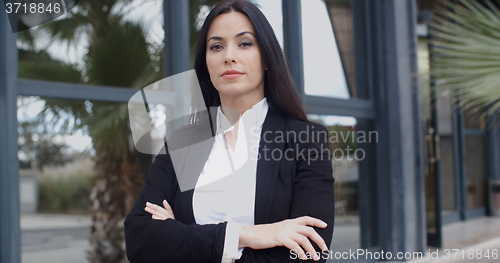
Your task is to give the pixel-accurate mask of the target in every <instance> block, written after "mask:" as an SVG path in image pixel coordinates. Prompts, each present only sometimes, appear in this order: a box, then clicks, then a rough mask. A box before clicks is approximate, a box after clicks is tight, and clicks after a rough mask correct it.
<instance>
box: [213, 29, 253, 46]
mask: <svg viewBox="0 0 500 263" xmlns="http://www.w3.org/2000/svg"><path fill="white" fill-rule="evenodd" d="M247 33H248V34H251V35H252V36H254V37H255V35H254V34H253V33H252V32H250V31H243V32H240V33H238V34H236V35H235V36H234V37H240V36H242V35H244V34H247ZM210 39H218V40H221V39H223V38H222V37H219V36H213V37H210V38H209V39H208V40H207V43H208V41H210Z"/></svg>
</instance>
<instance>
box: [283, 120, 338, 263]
mask: <svg viewBox="0 0 500 263" xmlns="http://www.w3.org/2000/svg"><path fill="white" fill-rule="evenodd" d="M309 125H311V124H309ZM312 125H315V126H316V129H313V130H315V132H313V133H312V134H311V136H310V137H309V140H307V141H306V142H298V143H297V144H298V146H299V147H298V149H299V151H302V152H303V153H304V154H303V155H301V154H298V155H297V158H296V175H295V180H294V190H293V199H292V200H293V201H292V206H291V212H290V216H291V218H297V217H301V216H311V217H314V218H318V219H321V220H323V221H324V222H325V223H327V224H328V225H327V227H326V228H317V227H314V229H315V230H316V232H318V234H319V235H320V236H321V237H322V238H323V240H324V241H325V243H326V245H327V246H328V249H330V245H331V240H332V236H333V225H334V220H335V195H334V186H333V184H334V177H333V170H332V162H331V156H330V147H329V143H328V129H326V127H324V126H322V125H319V124H312ZM311 243H312V244H313V246H314V248H315V249H316V251H319V252H321V249H319V248H318V246H317V245H316V243H314V242H312V241H311ZM324 256H325V257H323V254H322V253H320V257H321V259H320V260H319V261H314V262H326V258H327V257H326V256H327V255H326V254H325V255H324ZM308 261H311V262H312V261H313V260H308Z"/></svg>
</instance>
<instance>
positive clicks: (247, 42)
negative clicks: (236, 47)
mask: <svg viewBox="0 0 500 263" xmlns="http://www.w3.org/2000/svg"><path fill="white" fill-rule="evenodd" d="M251 45H253V43H252V42H249V41H244V42H241V44H240V46H244V47H249V46H251Z"/></svg>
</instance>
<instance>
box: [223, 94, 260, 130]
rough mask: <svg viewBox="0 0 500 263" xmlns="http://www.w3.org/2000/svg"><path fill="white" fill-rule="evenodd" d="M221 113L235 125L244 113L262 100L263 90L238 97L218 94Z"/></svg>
mask: <svg viewBox="0 0 500 263" xmlns="http://www.w3.org/2000/svg"><path fill="white" fill-rule="evenodd" d="M219 95H220V102H221V106H222V112H223V113H224V115H226V117H227V118H228V120H229V121H230V122H231V123H232V124H233V123H235V122H236V121H237V120H238V119H239V118H240V116H241V115H243V113H245V111H247V110H249V109H251V108H252V107H253V106H254V105H255V104H257V103H258V102H259V101H261V100H262V99H264V90H262V92H256V93H253V94H242V95H238V96H226V95H223V94H220V93H219Z"/></svg>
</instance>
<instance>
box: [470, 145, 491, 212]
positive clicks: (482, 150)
mask: <svg viewBox="0 0 500 263" xmlns="http://www.w3.org/2000/svg"><path fill="white" fill-rule="evenodd" d="M465 165H466V174H467V182H466V183H467V208H468V209H474V208H479V207H485V206H486V200H487V199H486V198H487V197H486V195H487V192H488V191H487V188H486V178H487V170H486V144H485V139H484V136H472V135H466V136H465Z"/></svg>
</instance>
